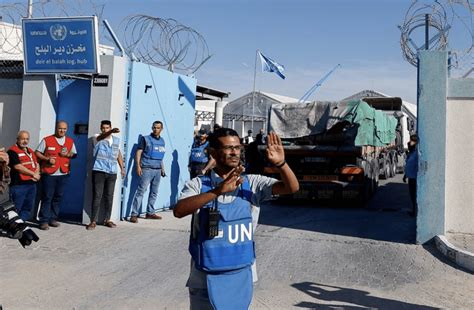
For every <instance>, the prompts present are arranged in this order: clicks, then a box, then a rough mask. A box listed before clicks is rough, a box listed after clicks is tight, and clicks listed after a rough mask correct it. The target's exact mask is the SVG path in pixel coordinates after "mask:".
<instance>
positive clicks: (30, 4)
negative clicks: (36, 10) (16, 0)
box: [27, 0, 33, 18]
mask: <svg viewBox="0 0 474 310" xmlns="http://www.w3.org/2000/svg"><path fill="white" fill-rule="evenodd" d="M27 17H28V18H32V17H33V0H28V16H27Z"/></svg>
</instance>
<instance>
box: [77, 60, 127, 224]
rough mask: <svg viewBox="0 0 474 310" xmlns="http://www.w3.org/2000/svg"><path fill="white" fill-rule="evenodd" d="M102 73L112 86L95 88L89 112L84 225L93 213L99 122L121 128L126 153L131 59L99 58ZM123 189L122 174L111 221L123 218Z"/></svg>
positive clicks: (119, 178) (118, 135)
mask: <svg viewBox="0 0 474 310" xmlns="http://www.w3.org/2000/svg"><path fill="white" fill-rule="evenodd" d="M100 62H101V72H100V74H103V75H108V76H109V84H108V86H107V87H92V89H91V99H90V110H89V132H88V138H89V145H88V157H87V162H88V168H87V179H86V194H85V197H84V210H83V216H82V222H83V223H89V221H90V217H89V216H90V211H91V204H92V180H91V176H92V164H93V159H92V150H93V144H92V141H93V139H94V137H95V134H97V133H100V122H101V121H102V120H105V119H108V120H110V121H111V122H112V127H118V128H120V129H121V132H120V133H119V134H116V136H117V137H119V138H120V139H121V142H122V143H121V151H122V154H123V153H124V152H123V141H124V140H123V132H124V129H125V127H124V125H125V110H126V108H125V106H126V91H127V80H128V60H127V59H126V58H122V57H116V56H109V55H102V56H100ZM121 188H122V179H121V177H120V174H119V175H118V177H117V182H116V183H115V192H114V204H113V208H112V217H111V219H112V220H115V221H116V220H118V219H120V208H121ZM102 220H103V217H102V215H101V216H100V217H99V223H100V222H101V221H102Z"/></svg>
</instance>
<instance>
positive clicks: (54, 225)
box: [49, 221, 61, 227]
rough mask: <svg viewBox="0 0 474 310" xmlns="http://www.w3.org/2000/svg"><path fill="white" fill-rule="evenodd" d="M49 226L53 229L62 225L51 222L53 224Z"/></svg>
mask: <svg viewBox="0 0 474 310" xmlns="http://www.w3.org/2000/svg"><path fill="white" fill-rule="evenodd" d="M49 226H51V227H59V226H61V224H59V222H58V221H51V222H50V223H49Z"/></svg>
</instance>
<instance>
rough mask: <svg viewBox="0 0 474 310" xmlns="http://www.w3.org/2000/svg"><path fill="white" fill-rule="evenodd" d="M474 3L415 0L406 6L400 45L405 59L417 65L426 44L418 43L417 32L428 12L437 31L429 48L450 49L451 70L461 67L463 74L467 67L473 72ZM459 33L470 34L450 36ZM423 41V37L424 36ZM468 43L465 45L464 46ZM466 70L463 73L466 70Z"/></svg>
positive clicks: (468, 0) (459, 69) (431, 28)
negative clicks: (419, 55)
mask: <svg viewBox="0 0 474 310" xmlns="http://www.w3.org/2000/svg"><path fill="white" fill-rule="evenodd" d="M473 12H474V7H473V5H472V4H471V2H470V0H445V1H442V0H436V1H434V2H433V1H429V3H425V2H423V1H419V0H415V1H413V2H412V4H411V5H410V7H409V9H408V10H407V12H406V14H405V18H404V22H403V25H402V26H399V29H400V31H401V36H400V46H401V50H402V54H403V57H404V59H405V60H406V61H407V62H409V63H410V64H412V65H413V66H417V65H418V51H419V50H421V49H426V46H424V45H423V46H417V44H420V42H415V40H416V39H415V36H416V33H417V32H419V31H421V30H424V29H425V16H426V14H428V15H429V16H430V20H429V22H430V24H429V27H430V30H433V29H434V30H435V31H436V32H437V33H436V34H435V35H434V36H432V37H431V39H430V42H429V49H430V50H448V51H449V52H450V70H451V71H452V72H456V71H459V72H458V73H457V74H458V75H460V76H463V75H465V71H468V72H470V71H471V72H472V68H473V54H472V52H473V47H474V23H473ZM453 34H456V35H463V34H464V35H467V37H468V38H467V39H466V38H463V40H461V42H454V41H453V40H451V38H454V36H453ZM423 42H424V40H423ZM462 45H465V46H462ZM463 72H464V73H463Z"/></svg>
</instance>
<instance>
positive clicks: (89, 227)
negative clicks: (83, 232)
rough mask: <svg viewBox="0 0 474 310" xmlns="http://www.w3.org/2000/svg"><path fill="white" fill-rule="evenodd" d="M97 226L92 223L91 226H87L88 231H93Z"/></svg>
mask: <svg viewBox="0 0 474 310" xmlns="http://www.w3.org/2000/svg"><path fill="white" fill-rule="evenodd" d="M96 226H97V224H96V223H95V222H91V223H90V224H89V225H87V226H86V229H87V230H93V229H94V228H95V227H96Z"/></svg>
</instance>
